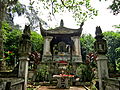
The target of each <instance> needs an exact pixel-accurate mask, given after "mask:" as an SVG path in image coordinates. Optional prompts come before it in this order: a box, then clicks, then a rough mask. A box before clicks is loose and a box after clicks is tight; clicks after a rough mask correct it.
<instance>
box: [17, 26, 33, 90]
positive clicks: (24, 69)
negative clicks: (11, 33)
mask: <svg viewBox="0 0 120 90" xmlns="http://www.w3.org/2000/svg"><path fill="white" fill-rule="evenodd" d="M30 52H31V42H30V26H25V29H24V31H23V34H22V40H21V41H20V49H19V54H20V57H19V60H20V61H19V72H18V77H20V78H24V80H25V82H24V90H27V77H28V61H29V58H28V57H29V54H30Z"/></svg>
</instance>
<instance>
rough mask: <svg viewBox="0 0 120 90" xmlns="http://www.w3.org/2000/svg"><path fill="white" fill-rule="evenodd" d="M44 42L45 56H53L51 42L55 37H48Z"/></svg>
mask: <svg viewBox="0 0 120 90" xmlns="http://www.w3.org/2000/svg"><path fill="white" fill-rule="evenodd" d="M44 39H45V41H44V51H43V55H51V52H50V42H51V40H52V39H53V37H51V36H46V37H45V38H44Z"/></svg>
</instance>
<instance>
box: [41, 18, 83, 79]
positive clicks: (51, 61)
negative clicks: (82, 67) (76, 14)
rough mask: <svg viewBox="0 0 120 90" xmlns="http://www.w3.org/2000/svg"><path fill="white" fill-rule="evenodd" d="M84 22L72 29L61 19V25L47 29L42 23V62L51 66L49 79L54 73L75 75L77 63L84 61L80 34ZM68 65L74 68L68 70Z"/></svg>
mask: <svg viewBox="0 0 120 90" xmlns="http://www.w3.org/2000/svg"><path fill="white" fill-rule="evenodd" d="M83 24H84V23H81V25H80V28H78V29H70V28H66V27H64V23H63V20H61V22H60V26H59V27H57V28H55V29H50V30H45V29H44V28H43V27H42V25H41V23H40V30H41V34H42V36H43V37H44V48H43V56H42V64H43V63H44V64H47V65H48V66H49V72H50V74H51V75H50V77H49V80H50V79H52V76H53V75H60V74H61V73H62V72H64V74H66V75H70V74H72V75H75V73H76V68H77V65H79V64H80V63H82V57H81V46H80V36H81V33H82V26H83ZM68 67H72V70H68V69H67V68H68Z"/></svg>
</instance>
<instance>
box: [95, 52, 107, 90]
mask: <svg viewBox="0 0 120 90" xmlns="http://www.w3.org/2000/svg"><path fill="white" fill-rule="evenodd" d="M107 63H108V59H107V57H106V56H105V55H100V54H99V55H98V57H97V66H98V78H99V89H100V90H103V83H102V79H104V78H108V66H107Z"/></svg>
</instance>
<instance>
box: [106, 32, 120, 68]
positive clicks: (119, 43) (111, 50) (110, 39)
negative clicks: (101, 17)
mask: <svg viewBox="0 0 120 90" xmlns="http://www.w3.org/2000/svg"><path fill="white" fill-rule="evenodd" d="M104 36H105V39H106V40H107V44H108V45H107V46H108V52H107V56H108V59H109V61H110V62H111V63H112V64H113V65H114V69H115V68H116V61H117V60H118V59H119V58H120V33H119V32H105V33H104Z"/></svg>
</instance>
